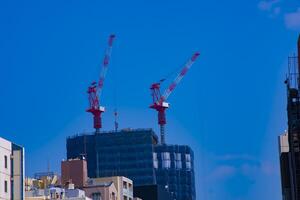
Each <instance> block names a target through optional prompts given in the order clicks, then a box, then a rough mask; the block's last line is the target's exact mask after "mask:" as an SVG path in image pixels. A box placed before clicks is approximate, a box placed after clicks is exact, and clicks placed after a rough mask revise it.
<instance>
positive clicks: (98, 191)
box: [83, 182, 129, 200]
mask: <svg viewBox="0 0 300 200" xmlns="http://www.w3.org/2000/svg"><path fill="white" fill-rule="evenodd" d="M83 190H84V191H85V193H86V196H87V197H89V198H91V199H92V200H118V197H117V196H118V195H117V189H116V187H115V184H114V183H113V182H108V183H99V184H97V185H89V186H85V187H84V188H83ZM124 200H129V199H124Z"/></svg>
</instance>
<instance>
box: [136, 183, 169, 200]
mask: <svg viewBox="0 0 300 200" xmlns="http://www.w3.org/2000/svg"><path fill="white" fill-rule="evenodd" d="M133 196H135V197H138V198H141V199H143V200H173V199H174V198H173V197H172V196H171V194H170V193H169V192H168V191H167V190H166V188H165V187H163V186H160V185H144V186H134V187H133Z"/></svg>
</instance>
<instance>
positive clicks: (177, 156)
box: [153, 152, 191, 162]
mask: <svg viewBox="0 0 300 200" xmlns="http://www.w3.org/2000/svg"><path fill="white" fill-rule="evenodd" d="M161 158H162V160H171V156H170V152H162V153H161ZM174 159H175V160H178V161H179V160H181V153H174ZM153 160H157V153H153ZM185 161H186V162H191V155H190V154H185Z"/></svg>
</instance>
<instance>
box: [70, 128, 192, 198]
mask: <svg viewBox="0 0 300 200" xmlns="http://www.w3.org/2000/svg"><path fill="white" fill-rule="evenodd" d="M82 155H84V156H85V157H86V160H87V165H88V175H89V177H90V178H96V177H109V176H125V177H128V178H130V179H132V180H133V184H134V185H135V186H145V185H155V184H157V185H160V186H162V188H165V190H166V191H167V192H169V193H170V194H171V195H172V196H174V198H175V199H176V200H195V199H196V194H195V181H194V154H193V151H192V149H191V148H190V147H188V146H185V145H166V144H158V137H157V135H156V134H155V133H154V132H153V130H152V129H135V130H133V129H126V130H121V131H119V132H105V133H101V134H90V135H81V136H74V137H69V138H68V139H67V157H68V159H74V158H77V157H80V156H82Z"/></svg>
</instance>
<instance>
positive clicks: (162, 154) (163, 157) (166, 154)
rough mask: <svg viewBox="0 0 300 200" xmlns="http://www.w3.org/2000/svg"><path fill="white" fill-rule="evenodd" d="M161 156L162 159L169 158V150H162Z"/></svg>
mask: <svg viewBox="0 0 300 200" xmlns="http://www.w3.org/2000/svg"><path fill="white" fill-rule="evenodd" d="M161 157H162V159H163V160H170V153H169V152H163V153H161Z"/></svg>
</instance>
